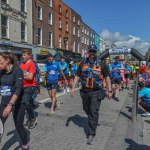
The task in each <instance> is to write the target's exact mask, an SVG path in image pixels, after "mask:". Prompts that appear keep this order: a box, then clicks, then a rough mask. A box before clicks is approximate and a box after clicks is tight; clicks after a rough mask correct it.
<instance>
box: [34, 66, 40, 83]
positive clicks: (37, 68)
mask: <svg viewBox="0 0 150 150" xmlns="http://www.w3.org/2000/svg"><path fill="white" fill-rule="evenodd" d="M34 64H35V68H36V82H38V81H39V72H40V68H39V66H38V65H37V63H34Z"/></svg>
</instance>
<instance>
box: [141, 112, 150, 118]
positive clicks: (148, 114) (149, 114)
mask: <svg viewBox="0 0 150 150" xmlns="http://www.w3.org/2000/svg"><path fill="white" fill-rule="evenodd" d="M141 116H143V117H148V116H150V113H149V112H145V113H143V114H141Z"/></svg>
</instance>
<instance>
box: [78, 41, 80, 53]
mask: <svg viewBox="0 0 150 150" xmlns="http://www.w3.org/2000/svg"><path fill="white" fill-rule="evenodd" d="M78 53H80V43H78Z"/></svg>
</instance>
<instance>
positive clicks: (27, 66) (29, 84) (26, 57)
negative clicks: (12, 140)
mask: <svg viewBox="0 0 150 150" xmlns="http://www.w3.org/2000/svg"><path fill="white" fill-rule="evenodd" d="M31 57H32V53H31V51H30V50H23V52H22V60H23V63H22V64H21V65H20V68H21V70H22V71H23V73H24V95H23V100H22V103H23V104H25V105H26V110H27V112H28V116H29V119H28V121H27V125H28V129H32V128H34V127H35V126H36V125H37V118H36V117H35V116H34V109H33V101H34V100H33V94H34V91H35V89H36V68H35V64H34V62H33V61H32V59H31Z"/></svg>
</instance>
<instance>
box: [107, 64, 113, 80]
mask: <svg viewBox="0 0 150 150" xmlns="http://www.w3.org/2000/svg"><path fill="white" fill-rule="evenodd" d="M107 69H108V71H109V75H110V77H111V78H112V76H113V74H112V72H110V70H111V64H109V65H108V66H107Z"/></svg>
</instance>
